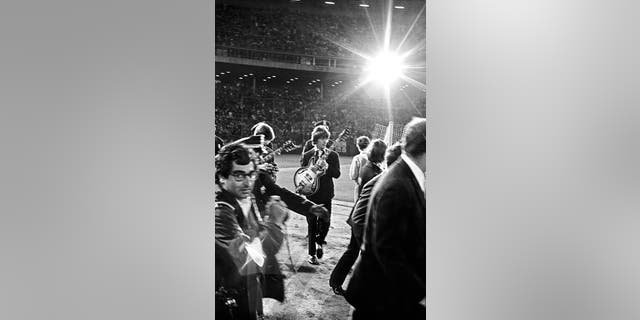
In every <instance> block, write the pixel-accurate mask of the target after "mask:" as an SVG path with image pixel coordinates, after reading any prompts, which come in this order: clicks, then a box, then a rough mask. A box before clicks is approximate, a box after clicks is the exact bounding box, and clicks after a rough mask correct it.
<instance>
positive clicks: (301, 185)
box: [293, 128, 351, 196]
mask: <svg viewBox="0 0 640 320" xmlns="http://www.w3.org/2000/svg"><path fill="white" fill-rule="evenodd" d="M350 134H351V132H350V131H349V129H348V128H347V129H344V130H342V132H340V134H339V135H338V138H337V139H336V141H335V143H334V144H332V145H331V147H327V148H325V152H324V153H323V154H322V156H321V157H320V159H314V158H311V160H310V161H309V165H308V166H307V167H302V168H299V169H298V170H296V172H295V173H294V174H293V185H294V187H295V191H296V192H297V193H299V194H302V195H304V196H310V195H312V194H315V193H316V192H318V189H320V183H319V181H320V177H322V176H323V175H324V174H325V173H326V171H325V170H322V169H321V168H320V167H319V166H317V165H316V163H318V162H320V161H321V160H322V161H325V163H326V160H327V157H328V156H329V153H331V151H333V149H334V148H335V146H336V144H337V142H338V141H343V142H344V141H345V139H346V137H347V136H349V135H350Z"/></svg>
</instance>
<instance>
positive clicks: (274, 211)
mask: <svg viewBox="0 0 640 320" xmlns="http://www.w3.org/2000/svg"><path fill="white" fill-rule="evenodd" d="M265 210H266V213H267V214H268V215H269V216H270V217H271V221H273V222H275V223H276V224H280V225H281V224H284V222H285V221H287V218H289V210H288V209H287V205H286V204H285V203H284V202H282V200H280V197H278V196H271V198H270V199H269V201H268V202H267V204H266V206H265Z"/></svg>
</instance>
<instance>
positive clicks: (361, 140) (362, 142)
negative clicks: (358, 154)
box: [356, 136, 370, 151]
mask: <svg viewBox="0 0 640 320" xmlns="http://www.w3.org/2000/svg"><path fill="white" fill-rule="evenodd" d="M369 142H370V140H369V137H367V136H360V137H358V139H356V145H357V146H358V150H360V151H362V150H364V149H366V148H367V147H368V146H369Z"/></svg>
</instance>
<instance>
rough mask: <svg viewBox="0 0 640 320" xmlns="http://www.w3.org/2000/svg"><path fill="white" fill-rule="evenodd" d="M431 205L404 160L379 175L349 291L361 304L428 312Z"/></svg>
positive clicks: (349, 296)
mask: <svg viewBox="0 0 640 320" xmlns="http://www.w3.org/2000/svg"><path fill="white" fill-rule="evenodd" d="M425 208H426V207H425V198H424V193H423V192H422V190H421V189H420V186H419V184H418V181H417V180H416V178H415V177H414V176H413V173H412V172H411V169H410V168H409V166H408V165H407V163H406V162H404V160H402V159H399V160H398V161H396V163H394V164H393V165H392V166H391V167H389V168H388V170H387V172H386V173H385V174H383V175H381V176H380V177H379V178H378V181H377V182H376V183H375V186H374V187H373V191H372V193H371V199H370V200H369V209H368V212H367V217H366V219H367V220H366V227H365V232H364V239H363V250H362V252H361V260H360V262H359V263H358V264H357V266H356V269H355V270H354V273H353V276H352V278H351V280H350V282H349V286H348V288H347V294H346V296H345V297H346V298H347V301H349V303H351V304H352V305H353V306H354V307H355V308H356V309H358V308H361V309H369V310H374V311H375V310H410V311H407V312H408V313H410V314H416V313H417V314H422V312H423V311H422V310H424V307H422V306H421V305H420V304H419V302H420V300H421V299H422V298H424V297H425V293H426V289H425V279H426V263H425V259H426V240H425V238H426V219H425V215H426V213H425V210H426V209H425ZM423 318H424V317H423Z"/></svg>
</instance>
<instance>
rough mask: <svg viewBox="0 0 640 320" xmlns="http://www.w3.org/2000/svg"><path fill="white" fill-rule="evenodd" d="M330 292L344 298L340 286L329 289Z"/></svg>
mask: <svg viewBox="0 0 640 320" xmlns="http://www.w3.org/2000/svg"><path fill="white" fill-rule="evenodd" d="M331 290H333V293H335V294H337V295H339V296H343V297H344V293H345V292H344V289H342V286H335V287H331Z"/></svg>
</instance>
